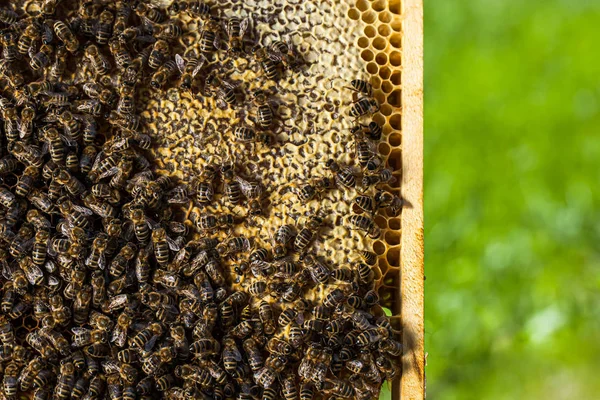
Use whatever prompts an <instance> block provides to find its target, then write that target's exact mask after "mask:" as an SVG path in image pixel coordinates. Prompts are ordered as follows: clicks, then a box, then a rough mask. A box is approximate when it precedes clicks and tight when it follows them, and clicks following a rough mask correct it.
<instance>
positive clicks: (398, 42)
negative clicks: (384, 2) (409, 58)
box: [385, 25, 402, 49]
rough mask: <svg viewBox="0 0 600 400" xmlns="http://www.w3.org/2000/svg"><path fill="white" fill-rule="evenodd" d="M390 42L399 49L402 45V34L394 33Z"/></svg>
mask: <svg viewBox="0 0 600 400" xmlns="http://www.w3.org/2000/svg"><path fill="white" fill-rule="evenodd" d="M385 26H388V25H385ZM390 44H391V45H392V46H393V47H395V48H397V49H399V48H400V47H402V35H401V34H399V33H394V34H393V35H392V36H390Z"/></svg>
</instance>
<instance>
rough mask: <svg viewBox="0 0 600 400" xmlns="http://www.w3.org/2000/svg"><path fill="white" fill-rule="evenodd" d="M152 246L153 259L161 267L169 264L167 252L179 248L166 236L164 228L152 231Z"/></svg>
mask: <svg viewBox="0 0 600 400" xmlns="http://www.w3.org/2000/svg"><path fill="white" fill-rule="evenodd" d="M152 244H153V246H154V257H155V258H156V262H157V263H158V264H159V265H160V266H161V267H166V266H167V264H168V263H169V250H173V251H178V250H179V246H178V245H177V244H176V243H175V242H174V241H173V240H172V239H171V238H169V237H168V236H167V231H166V230H165V229H164V228H157V229H155V230H153V231H152Z"/></svg>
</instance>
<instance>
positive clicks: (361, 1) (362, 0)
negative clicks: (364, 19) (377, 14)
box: [356, 0, 369, 11]
mask: <svg viewBox="0 0 600 400" xmlns="http://www.w3.org/2000/svg"><path fill="white" fill-rule="evenodd" d="M356 8H358V9H359V10H360V11H366V10H367V9H368V8H369V2H368V1H367V0H357V1H356Z"/></svg>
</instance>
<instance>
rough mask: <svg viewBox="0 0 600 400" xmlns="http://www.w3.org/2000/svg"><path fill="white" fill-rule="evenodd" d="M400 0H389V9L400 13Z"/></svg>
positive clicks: (394, 12)
mask: <svg viewBox="0 0 600 400" xmlns="http://www.w3.org/2000/svg"><path fill="white" fill-rule="evenodd" d="M401 7H402V6H401V4H400V0H389V1H388V9H389V10H390V12H392V13H393V14H400V13H401V12H402V8H401Z"/></svg>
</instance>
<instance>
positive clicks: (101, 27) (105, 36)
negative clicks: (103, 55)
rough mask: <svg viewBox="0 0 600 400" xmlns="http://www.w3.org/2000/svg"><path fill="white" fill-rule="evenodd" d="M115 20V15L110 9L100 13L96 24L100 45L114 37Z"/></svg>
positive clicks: (97, 38) (97, 41) (97, 39)
mask: <svg viewBox="0 0 600 400" xmlns="http://www.w3.org/2000/svg"><path fill="white" fill-rule="evenodd" d="M114 20H115V16H114V15H113V13H112V12H110V11H109V10H104V11H102V12H101V13H100V16H99V17H98V22H97V25H96V35H95V36H96V43H98V44H100V45H104V44H107V43H108V41H109V39H110V38H111V37H112V31H113V22H114Z"/></svg>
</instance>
